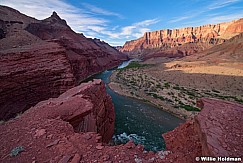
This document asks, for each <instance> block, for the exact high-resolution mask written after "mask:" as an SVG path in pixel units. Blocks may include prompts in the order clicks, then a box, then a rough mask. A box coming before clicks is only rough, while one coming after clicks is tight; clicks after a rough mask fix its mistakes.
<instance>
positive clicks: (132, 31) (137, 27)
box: [120, 19, 160, 38]
mask: <svg viewBox="0 0 243 163" xmlns="http://www.w3.org/2000/svg"><path fill="white" fill-rule="evenodd" d="M159 21H160V20H158V19H149V20H144V21H141V22H137V23H134V24H132V25H130V26H126V27H123V28H122V32H121V34H120V35H124V36H133V37H135V38H138V37H141V36H143V34H144V33H145V32H147V31H149V29H148V28H145V27H147V26H150V25H152V24H156V23H158V22H159Z"/></svg>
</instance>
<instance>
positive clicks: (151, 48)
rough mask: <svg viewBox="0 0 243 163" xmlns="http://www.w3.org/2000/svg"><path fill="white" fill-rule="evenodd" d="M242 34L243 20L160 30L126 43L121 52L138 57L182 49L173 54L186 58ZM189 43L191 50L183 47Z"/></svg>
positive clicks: (187, 46)
mask: <svg viewBox="0 0 243 163" xmlns="http://www.w3.org/2000/svg"><path fill="white" fill-rule="evenodd" d="M241 32H243V19H239V20H234V21H231V22H227V23H219V24H216V25H213V24H208V25H203V26H199V27H187V28H180V29H173V30H170V29H166V30H158V31H153V32H146V33H145V34H144V36H143V37H141V38H139V39H137V40H132V41H128V42H126V43H125V44H124V46H123V47H122V48H121V49H120V51H122V52H127V53H128V54H129V55H130V56H133V55H134V56H136V57H137V56H141V55H142V56H143V55H144V54H149V53H154V52H156V53H163V51H164V50H169V49H171V48H174V47H180V48H179V49H178V48H177V49H175V50H172V54H174V55H175V51H176V50H178V53H179V54H180V53H183V55H184V56H185V55H191V54H193V52H199V51H202V50H204V49H205V48H209V47H211V46H212V45H217V44H221V43H223V42H224V41H225V40H227V39H229V38H231V37H233V36H236V35H238V34H239V33H241ZM189 43H191V44H194V45H193V46H192V48H191V50H190V48H189V47H190V46H191V45H186V47H184V46H183V45H185V44H189ZM197 45H198V46H197ZM169 52H170V51H167V52H166V53H169ZM162 56H163V54H162ZM176 57H178V56H176Z"/></svg>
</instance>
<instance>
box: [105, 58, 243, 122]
mask: <svg viewBox="0 0 243 163" xmlns="http://www.w3.org/2000/svg"><path fill="white" fill-rule="evenodd" d="M152 63H153V62H152ZM142 64H145V65H144V66H143V65H142ZM146 64H147V65H151V66H146ZM167 64H173V65H174V64H175V63H173V62H171V61H169V62H168V61H167V62H166V61H165V62H163V63H162V64H151V62H147V63H146V62H145V63H144V62H140V63H138V64H133V65H132V66H131V67H129V68H125V69H116V70H114V71H112V74H111V75H110V76H109V83H107V85H108V87H109V88H110V89H111V90H113V91H114V92H116V93H117V94H119V95H122V96H127V97H130V98H134V99H137V100H141V101H143V102H145V103H149V104H151V105H153V106H156V107H157V108H158V109H161V110H163V111H166V112H168V113H170V114H172V115H174V116H176V117H178V118H180V119H183V120H187V119H192V118H194V116H195V115H197V114H198V113H199V112H200V111H201V109H200V108H198V107H197V105H196V103H197V100H198V99H200V98H203V97H207V98H216V99H223V100H227V101H232V102H238V103H242V98H241V97H240V96H239V94H237V93H236V92H235V91H237V90H239V89H237V88H235V89H231V90H230V91H228V90H227V88H231V87H228V86H229V84H227V82H229V83H237V82H241V81H240V78H238V77H234V76H233V77H232V78H229V77H227V78H226V77H222V75H221V76H220V74H219V75H213V76H212V75H205V74H189V73H185V72H183V71H175V70H174V68H170V67H168V66H166V65H167ZM190 64H192V63H190ZM196 64H198V63H196ZM197 66H198V67H199V66H200V68H201V64H200V65H197ZM172 67H173V66H172ZM194 67H195V66H194ZM203 67H207V65H203ZM186 68H187V67H186ZM190 68H191V67H190ZM219 68H221V67H219V66H218V69H219ZM177 69H178V68H177ZM191 69H192V68H191ZM197 70H198V69H197ZM220 79H221V80H220ZM222 79H227V80H226V82H225V81H224V80H222ZM237 79H238V80H237ZM188 81H189V82H188ZM219 82H222V83H219ZM212 83H214V85H210V84H212ZM225 83H226V84H227V87H226V88H225V89H220V86H225V85H224V84H225ZM215 85H217V86H219V87H215ZM242 97H243V96H242Z"/></svg>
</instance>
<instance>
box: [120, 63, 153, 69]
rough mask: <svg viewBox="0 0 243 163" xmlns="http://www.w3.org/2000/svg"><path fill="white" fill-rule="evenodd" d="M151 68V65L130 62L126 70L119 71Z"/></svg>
mask: <svg viewBox="0 0 243 163" xmlns="http://www.w3.org/2000/svg"><path fill="white" fill-rule="evenodd" d="M148 66H151V64H140V63H139V62H130V63H129V65H128V66H126V67H124V68H120V69H118V70H126V69H130V68H142V67H148Z"/></svg>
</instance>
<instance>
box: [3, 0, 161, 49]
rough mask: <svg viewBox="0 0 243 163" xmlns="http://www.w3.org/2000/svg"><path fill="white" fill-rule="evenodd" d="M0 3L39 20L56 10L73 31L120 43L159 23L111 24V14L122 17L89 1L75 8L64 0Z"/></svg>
mask: <svg viewBox="0 0 243 163" xmlns="http://www.w3.org/2000/svg"><path fill="white" fill-rule="evenodd" d="M1 5H6V6H9V7H12V8H14V9H17V10H19V11H20V12H22V13H24V14H26V15H28V16H32V17H35V18H37V19H39V20H41V19H45V18H47V17H49V16H50V15H51V13H52V12H53V11H56V12H57V13H58V15H59V16H60V17H61V18H62V19H65V20H66V21H67V23H68V25H69V26H71V28H72V29H73V30H74V31H76V32H78V33H84V35H86V36H88V37H92V38H94V37H99V38H101V39H103V40H105V41H108V42H109V43H114V44H115V45H122V44H123V43H124V41H125V40H127V39H136V38H138V37H141V36H142V35H143V33H144V32H147V31H149V30H150V29H149V28H148V27H149V26H150V25H152V24H156V23H158V22H159V20H158V19H148V20H144V21H141V22H137V23H134V24H131V25H128V26H124V27H122V26H117V25H116V26H114V27H112V26H110V24H109V23H110V19H108V18H109V17H110V16H113V17H117V18H119V19H124V17H123V16H122V15H121V14H119V13H115V12H112V11H108V10H105V9H102V8H99V7H96V6H94V5H91V4H88V3H81V5H82V6H83V8H78V7H76V6H73V5H71V4H69V3H66V2H65V1H63V0H53V1H49V0H42V1H40V0H31V1H25V0H18V1H16V0H2V2H1ZM104 16H105V17H104Z"/></svg>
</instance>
